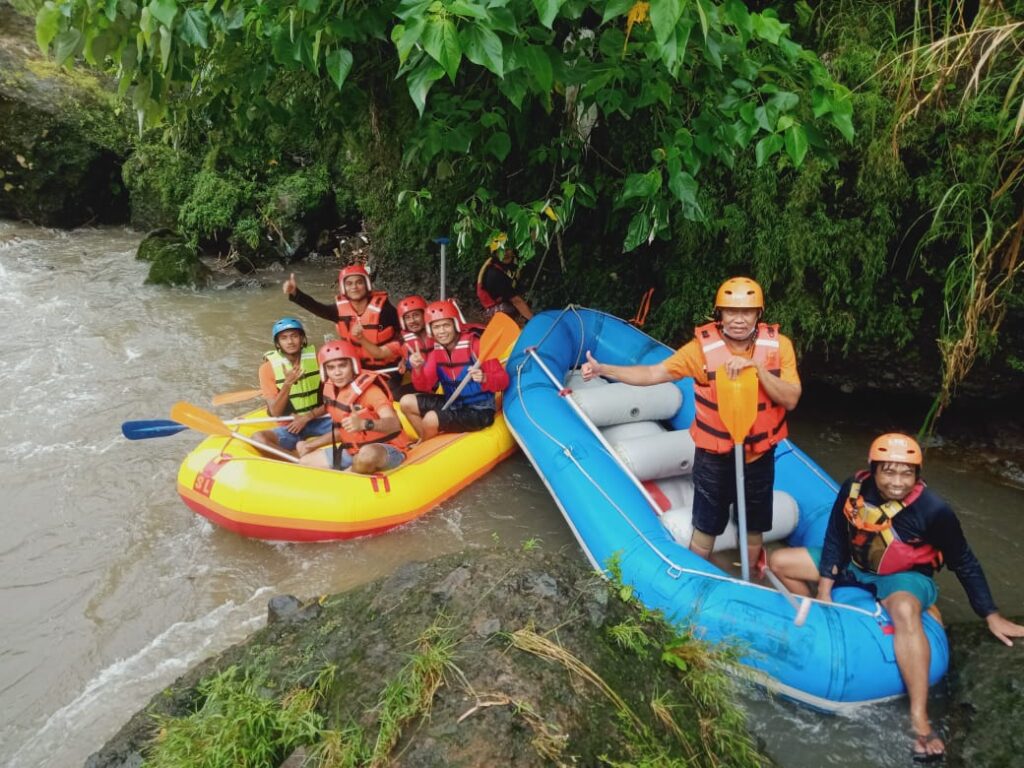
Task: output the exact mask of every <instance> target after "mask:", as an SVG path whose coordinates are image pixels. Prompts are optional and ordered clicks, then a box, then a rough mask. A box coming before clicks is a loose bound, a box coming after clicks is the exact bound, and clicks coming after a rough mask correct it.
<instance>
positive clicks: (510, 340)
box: [480, 312, 519, 360]
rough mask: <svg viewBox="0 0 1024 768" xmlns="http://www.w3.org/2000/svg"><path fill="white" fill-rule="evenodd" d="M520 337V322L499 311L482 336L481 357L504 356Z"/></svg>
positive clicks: (483, 358)
mask: <svg viewBox="0 0 1024 768" xmlns="http://www.w3.org/2000/svg"><path fill="white" fill-rule="evenodd" d="M518 338H519V324H518V323H517V322H516V321H515V320H513V319H512V318H511V317H509V316H508V315H506V314H505V313H504V312H497V313H496V314H495V315H494V317H492V318H491V320H490V322H489V323H487V327H486V328H484V332H483V335H482V336H480V359H481V360H488V359H490V358H492V357H504V356H505V353H506V352H508V351H509V350H510V349H511V348H512V346H513V345H514V344H515V343H516V339H518Z"/></svg>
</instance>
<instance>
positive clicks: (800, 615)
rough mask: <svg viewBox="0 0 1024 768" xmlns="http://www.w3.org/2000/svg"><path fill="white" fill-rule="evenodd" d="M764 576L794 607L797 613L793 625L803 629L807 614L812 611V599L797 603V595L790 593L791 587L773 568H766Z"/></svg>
mask: <svg viewBox="0 0 1024 768" xmlns="http://www.w3.org/2000/svg"><path fill="white" fill-rule="evenodd" d="M764 575H765V576H767V577H768V581H770V582H771V583H772V586H774V587H775V588H776V589H777V590H779V592H781V593H782V596H783V597H785V598H786V600H788V601H789V604H790V605H792V606H793V610H794V611H796V616H795V617H794V618H793V623H794V624H796V625H797V626H798V627H802V626H803V625H804V622H805V621H807V612H808V611H810V610H811V598H809V597H805V598H803V599H802V600H800V601H797V599H796V595H794V594H793V593H792V592H790V591H789V587H787V586H786V585H785V584H783V583H782V580H781V579H779V577H778V576H776V575H775V573H774V572H773V571H772V569H771V568H768V567H765V569H764Z"/></svg>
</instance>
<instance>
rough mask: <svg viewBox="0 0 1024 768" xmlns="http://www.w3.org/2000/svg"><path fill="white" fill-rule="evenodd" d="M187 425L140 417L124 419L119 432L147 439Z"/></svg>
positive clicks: (238, 421)
mask: <svg viewBox="0 0 1024 768" xmlns="http://www.w3.org/2000/svg"><path fill="white" fill-rule="evenodd" d="M294 418H295V417H294V416H266V417H264V418H262V419H228V420H227V421H225V422H224V423H225V424H229V425H231V426H238V425H239V424H267V423H283V422H288V421H292V420H293V419H294ZM186 429H188V427H186V426H185V425H184V424H179V423H178V422H176V421H170V420H169V419H140V420H137V421H126V422H124V423H123V424H122V425H121V434H122V435H124V436H125V437H127V438H128V439H129V440H148V439H149V438H151V437H170V436H171V435H176V434H178V433H179V432H184V431H185V430H186Z"/></svg>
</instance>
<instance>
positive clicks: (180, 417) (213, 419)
mask: <svg viewBox="0 0 1024 768" xmlns="http://www.w3.org/2000/svg"><path fill="white" fill-rule="evenodd" d="M171 418H172V419H174V420H175V421H176V422H178V423H179V424H184V425H185V426H186V427H188V428H189V429H194V430H196V431H197V432H202V433H203V434H206V435H223V436H224V437H229V436H231V435H232V434H233V433H232V432H231V427H229V426H228V425H227V424H225V423H224V422H223V421H222V420H221V419H219V418H218V417H217V416H216V415H214V414H212V413H210V412H209V411H204V410H203V409H202V408H200V407H199V406H198V405H192V404H191V403H186V402H177V403H175V404H174V405H173V406H171Z"/></svg>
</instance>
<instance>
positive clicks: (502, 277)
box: [476, 232, 533, 320]
mask: <svg viewBox="0 0 1024 768" xmlns="http://www.w3.org/2000/svg"><path fill="white" fill-rule="evenodd" d="M488 247H489V249H490V251H491V255H490V256H488V257H487V260H486V261H484V263H483V266H482V267H480V271H479V272H478V273H477V276H476V296H477V298H478V299H479V300H480V306H482V307H483V309H484V314H485V315H486V316H487V317H493V316H494V315H495V314H497V313H498V312H504V313H505V314H506V315H508V316H510V317H515V316H516V315H517V314H518V315H520V316H522V318H523V319H524V320H529V319H530V318H531V317H533V310H531V309H530V305H529V304H527V303H526V300H525V299H524V298H523V297H522V296H520V295H519V288H518V287H517V285H516V282H517V279H518V277H519V267H518V265H517V264H516V252H515V251H514V250H512V246H511V245H509V244H508V236H507V235H506V234H505V233H504V232H502V233H501V234H499V235H498V236H497V237H495V238H494V239H493V240H491V242H490V245H489V246H488Z"/></svg>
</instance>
